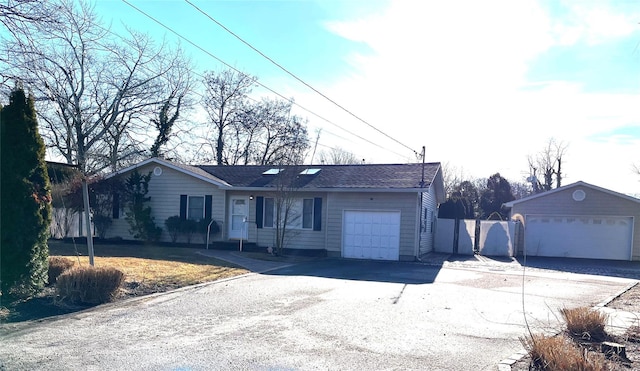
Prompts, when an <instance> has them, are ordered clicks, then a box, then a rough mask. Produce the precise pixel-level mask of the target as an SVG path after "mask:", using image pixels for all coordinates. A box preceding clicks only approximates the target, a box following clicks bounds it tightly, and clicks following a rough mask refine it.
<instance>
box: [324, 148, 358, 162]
mask: <svg viewBox="0 0 640 371" xmlns="http://www.w3.org/2000/svg"><path fill="white" fill-rule="evenodd" d="M320 163H322V164H327V165H357V164H360V163H362V160H360V159H359V158H358V157H357V156H356V155H355V154H354V153H353V152H350V151H347V150H346V149H343V148H340V147H335V148H331V149H329V150H323V151H322V152H320Z"/></svg>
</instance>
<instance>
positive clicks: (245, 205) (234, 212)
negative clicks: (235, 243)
mask: <svg viewBox="0 0 640 371" xmlns="http://www.w3.org/2000/svg"><path fill="white" fill-rule="evenodd" d="M229 202H230V204H229V238H230V239H237V240H239V239H243V240H246V239H247V236H248V235H249V231H248V229H249V224H248V223H247V219H248V217H249V198H248V197H231V199H230V200H229Z"/></svg>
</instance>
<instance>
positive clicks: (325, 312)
mask: <svg viewBox="0 0 640 371" xmlns="http://www.w3.org/2000/svg"><path fill="white" fill-rule="evenodd" d="M631 282H633V281H632V280H629V279H626V278H613V277H607V276H595V275H583V274H577V273H567V272H556V273H553V272H548V271H544V272H543V271H538V272H530V273H528V274H527V275H526V276H525V277H524V278H523V276H522V273H521V271H517V270H511V269H504V270H500V271H493V270H486V269H469V268H468V267H467V268H464V267H463V268H452V267H443V266H437V265H423V264H417V263H381V262H366V261H347V260H335V259H326V260H321V261H317V262H311V263H304V264H298V265H294V266H289V267H285V268H282V269H279V270H274V271H270V272H268V273H266V274H250V275H246V276H242V277H239V278H235V279H230V280H225V281H219V282H215V283H211V284H205V285H200V286H196V287H190V288H186V289H181V290H177V291H174V292H170V293H165V294H160V295H155V296H151V297H147V298H142V299H135V300H130V301H126V302H121V303H115V304H110V305H104V306H101V307H97V308H94V309H91V310H88V311H85V312H81V313H76V314H72V315H68V316H63V317H60V318H56V319H51V320H45V321H42V322H35V323H22V324H6V325H0V343H1V344H2V346H0V369H7V370H16V369H18V370H20V369H25V370H26V369H29V370H33V369H47V370H52V369H54V370H56V369H59V370H62V369H65V370H67V369H85V370H102V369H136V370H211V369H225V370H226V369H243V370H245V369H249V370H276V369H277V370H283V369H284V370H295V369H301V370H309V369H314V370H315V369H336V370H338V369H339V370H363V369H368V370H374V369H375V370H377V369H429V370H495V369H497V366H496V365H497V363H498V362H499V361H500V360H501V359H503V358H505V357H507V356H509V355H511V354H512V353H514V352H516V351H518V350H520V348H521V347H520V343H519V341H518V338H519V337H520V336H523V335H524V334H525V333H526V331H527V330H526V328H525V326H524V316H523V300H522V298H523V296H522V290H523V284H524V292H525V296H524V312H525V313H526V316H527V320H528V322H529V324H530V325H531V326H532V330H533V331H534V332H536V331H543V330H549V329H554V328H557V327H558V325H557V316H556V314H555V313H554V310H555V309H557V308H560V307H574V306H582V305H595V304H596V303H599V302H601V301H603V300H605V299H606V298H607V297H609V296H611V295H613V294H615V293H617V292H619V291H620V290H622V289H623V288H625V287H627V286H628V285H629V284H630V283H631Z"/></svg>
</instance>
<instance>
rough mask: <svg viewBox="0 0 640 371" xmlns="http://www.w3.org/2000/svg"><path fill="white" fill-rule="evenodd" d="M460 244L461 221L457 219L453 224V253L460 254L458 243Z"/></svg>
mask: <svg viewBox="0 0 640 371" xmlns="http://www.w3.org/2000/svg"><path fill="white" fill-rule="evenodd" d="M459 242H460V219H459V218H455V222H454V223H453V253H454V254H458V243H459Z"/></svg>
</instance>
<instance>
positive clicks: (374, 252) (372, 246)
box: [342, 210, 400, 260]
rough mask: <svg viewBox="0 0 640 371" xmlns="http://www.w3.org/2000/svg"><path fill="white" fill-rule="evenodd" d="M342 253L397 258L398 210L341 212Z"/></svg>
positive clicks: (398, 252)
mask: <svg viewBox="0 0 640 371" xmlns="http://www.w3.org/2000/svg"><path fill="white" fill-rule="evenodd" d="M343 221H344V224H343V225H344V226H343V229H342V231H343V238H342V241H343V242H342V256H343V257H345V258H357V259H375V260H398V259H399V257H400V212H399V211H357V210H346V211H345V212H344V219H343Z"/></svg>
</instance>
